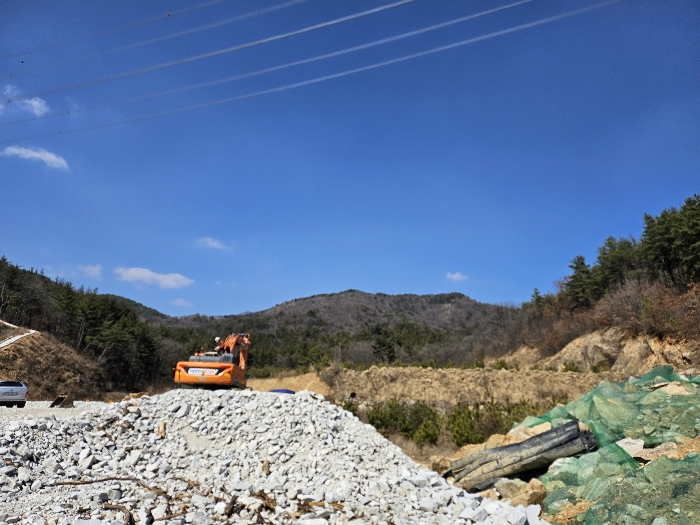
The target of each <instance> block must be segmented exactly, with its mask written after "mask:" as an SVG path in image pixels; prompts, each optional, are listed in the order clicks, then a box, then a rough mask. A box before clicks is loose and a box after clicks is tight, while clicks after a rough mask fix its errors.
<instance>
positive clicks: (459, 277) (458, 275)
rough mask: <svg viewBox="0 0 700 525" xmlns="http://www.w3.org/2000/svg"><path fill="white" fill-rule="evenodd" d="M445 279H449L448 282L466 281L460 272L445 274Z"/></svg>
mask: <svg viewBox="0 0 700 525" xmlns="http://www.w3.org/2000/svg"><path fill="white" fill-rule="evenodd" d="M445 279H449V280H450V281H466V279H467V276H466V275H464V274H463V273H460V272H454V273H452V272H447V275H446V276H445Z"/></svg>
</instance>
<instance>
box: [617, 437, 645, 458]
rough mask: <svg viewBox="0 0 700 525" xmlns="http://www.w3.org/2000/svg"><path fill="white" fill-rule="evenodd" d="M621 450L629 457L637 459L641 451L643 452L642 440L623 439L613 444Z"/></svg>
mask: <svg viewBox="0 0 700 525" xmlns="http://www.w3.org/2000/svg"><path fill="white" fill-rule="evenodd" d="M615 444H616V445H617V446H618V447H620V448H621V449H622V450H624V451H625V452H627V453H628V454H629V455H630V456H632V457H633V458H634V457H637V456H638V455H639V453H640V452H642V450H644V440H643V439H632V438H624V439H621V440H620V441H618V442H616V443H615Z"/></svg>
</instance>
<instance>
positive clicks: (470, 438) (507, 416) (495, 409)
mask: <svg viewBox="0 0 700 525" xmlns="http://www.w3.org/2000/svg"><path fill="white" fill-rule="evenodd" d="M555 404H556V403H555V401H554V400H551V402H550V403H545V404H542V405H539V404H536V403H530V402H528V401H520V402H518V403H497V402H495V401H493V400H489V401H486V402H484V403H474V404H471V405H470V404H459V405H457V406H455V407H454V408H453V409H452V411H451V412H450V413H449V414H447V415H446V414H443V413H442V412H440V411H439V410H437V409H436V408H434V407H432V406H430V405H429V404H427V403H424V402H420V401H419V402H417V403H402V402H401V401H399V400H398V399H392V400H391V401H389V402H387V403H378V404H376V405H374V406H373V407H372V408H371V409H370V411H369V412H368V413H367V415H366V419H367V422H368V423H369V424H371V425H372V426H374V427H375V428H376V429H377V430H378V431H379V432H381V433H382V434H384V435H385V436H391V435H396V434H400V435H401V436H403V437H405V438H407V439H410V440H411V441H413V442H415V443H416V444H417V445H418V446H419V447H422V446H424V445H435V444H436V443H437V442H438V439H439V438H440V435H441V434H446V435H447V436H449V439H450V440H451V441H452V442H453V443H454V444H455V445H457V446H458V447H462V446H464V445H470V444H475V443H483V442H484V441H486V439H488V437H489V436H491V435H493V434H507V433H508V432H509V431H510V429H511V428H512V427H513V425H514V424H516V423H520V422H522V421H523V420H524V419H525V418H526V417H527V416H539V415H541V414H544V413H545V412H547V411H548V410H550V409H551V408H553V407H554V406H555ZM350 408H352V407H350ZM361 417H362V418H363V419H365V417H364V415H362V414H361Z"/></svg>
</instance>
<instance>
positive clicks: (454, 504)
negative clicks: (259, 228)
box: [0, 390, 544, 525]
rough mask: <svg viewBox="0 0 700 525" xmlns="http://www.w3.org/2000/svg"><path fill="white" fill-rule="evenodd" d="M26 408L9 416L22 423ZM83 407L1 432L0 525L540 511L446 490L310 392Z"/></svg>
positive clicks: (412, 519)
mask: <svg viewBox="0 0 700 525" xmlns="http://www.w3.org/2000/svg"><path fill="white" fill-rule="evenodd" d="M27 406H28V408H30V410H29V411H28V412H23V411H21V410H13V411H12V414H13V415H14V416H15V417H16V418H17V417H22V415H23V414H26V415H24V417H27V416H29V417H32V416H31V414H32V411H31V406H32V404H31V403H29V404H28V405H27ZM80 408H81V409H82V412H80V413H78V414H75V413H74V412H75V411H73V413H71V414H66V415H62V413H61V412H60V411H58V410H57V411H55V412H54V413H52V414H49V415H44V416H39V417H34V419H22V420H21V421H7V420H4V421H2V420H0V525H2V524H3V523H8V524H9V523H18V522H21V523H28V524H36V525H44V524H48V525H54V524H56V525H63V524H68V523H71V524H72V523H76V524H84V525H88V524H95V525H97V524H106V523H109V524H114V525H117V524H119V525H121V524H123V523H124V524H128V523H130V522H131V521H130V520H132V519H133V521H134V522H136V523H140V524H144V525H146V524H155V525H160V524H163V525H184V524H185V523H192V524H195V525H198V524H202V525H210V524H214V523H224V522H227V523H250V524H253V523H274V524H300V525H325V524H327V523H347V522H350V523H353V524H355V525H361V524H363V523H379V524H382V523H383V524H394V525H402V524H409V523H411V524H413V523H420V524H460V525H469V524H471V523H486V524H494V525H498V524H503V525H525V524H526V523H529V525H539V524H540V523H544V522H543V521H540V520H539V519H538V517H537V516H538V513H539V507H538V506H533V507H529V508H527V509H525V508H523V507H516V508H512V507H510V506H508V505H506V504H504V503H501V502H493V501H491V500H488V499H487V500H482V498H481V497H480V496H478V495H471V494H467V493H466V492H464V491H463V490H461V489H458V488H455V487H453V486H452V485H449V484H448V483H447V482H445V480H443V479H442V478H441V477H439V476H438V475H437V474H436V473H435V472H432V471H430V470H427V469H424V468H422V467H421V466H420V465H418V464H416V463H415V462H414V461H413V460H411V459H410V458H408V457H407V456H406V455H404V454H403V452H402V451H401V450H400V449H399V448H398V447H396V446H395V445H393V444H392V443H390V442H389V441H387V440H386V439H384V438H383V437H382V436H381V435H380V434H378V433H377V432H376V431H375V430H374V429H373V428H372V427H370V426H369V425H365V424H363V423H362V422H360V421H359V420H358V419H357V418H356V417H355V416H353V415H352V414H350V413H348V412H346V411H344V410H343V409H342V408H340V407H338V406H336V405H333V404H331V403H328V402H325V401H324V400H323V397H322V396H320V395H317V394H312V393H309V392H302V393H299V394H296V395H287V394H275V393H267V392H250V391H242V392H241V391H230V390H219V391H202V390H173V391H170V392H168V393H166V394H162V395H158V396H152V397H147V396H144V397H141V398H138V399H132V400H129V401H123V402H121V403H116V404H113V405H106V404H104V403H85V404H81V406H80ZM5 414H6V413H3V416H4V415H5ZM3 419H5V418H3ZM3 460H4V461H3Z"/></svg>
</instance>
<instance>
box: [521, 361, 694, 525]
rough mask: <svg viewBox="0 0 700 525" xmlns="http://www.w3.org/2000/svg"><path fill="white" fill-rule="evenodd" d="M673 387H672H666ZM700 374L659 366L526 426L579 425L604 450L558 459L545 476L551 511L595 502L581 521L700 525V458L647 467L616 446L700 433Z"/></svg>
mask: <svg viewBox="0 0 700 525" xmlns="http://www.w3.org/2000/svg"><path fill="white" fill-rule="evenodd" d="M666 384H669V385H670V386H669V387H666V386H665V385H666ZM699 384H700V376H696V377H690V378H689V377H685V376H681V375H677V374H675V373H674V371H673V369H672V368H671V367H668V366H666V367H658V368H655V369H653V370H652V371H651V372H649V373H648V374H646V375H644V376H643V377H641V378H631V379H630V380H629V381H626V382H622V383H611V382H607V381H604V382H601V383H600V384H599V385H598V386H597V387H596V388H595V390H593V391H592V392H589V393H588V394H586V395H584V396H582V397H580V398H579V399H576V400H575V401H572V402H571V403H569V404H568V405H566V406H563V407H557V408H555V409H553V410H551V411H550V412H548V413H547V414H545V415H543V416H541V417H538V418H535V417H528V418H527V419H526V420H525V421H523V423H521V425H523V426H527V427H532V426H535V425H538V424H541V423H544V422H545V421H549V422H551V423H552V425H553V426H555V427H556V426H559V425H560V424H562V423H564V422H566V421H571V420H573V419H578V420H580V421H582V422H584V423H586V424H587V425H588V426H589V427H591V430H592V431H593V433H594V434H595V436H596V439H597V440H598V443H599V445H600V447H601V448H600V450H598V451H597V452H594V453H591V454H586V455H584V456H582V457H580V458H565V459H562V460H558V461H556V462H555V463H554V464H553V465H552V466H551V467H550V469H549V471H548V472H547V474H545V475H544V476H542V477H540V481H542V482H543V483H544V484H545V486H546V487H547V498H546V499H545V501H544V512H545V513H546V514H548V515H550V516H555V515H556V514H557V513H558V512H560V511H561V510H562V509H563V508H565V507H567V504H568V503H570V504H572V505H575V504H576V503H578V502H580V501H581V500H585V501H588V502H590V503H591V506H590V508H589V509H588V510H587V511H586V512H583V513H582V514H579V515H578V516H577V517H576V518H575V519H574V523H584V524H586V525H607V524H609V525H617V524H623V525H637V524H638V525H693V524H700V455H698V454H696V453H691V454H689V455H688V456H686V457H685V458H684V459H683V460H673V459H668V458H665V457H662V458H660V459H657V460H654V461H652V462H650V463H648V464H646V466H644V467H643V468H642V467H641V466H640V464H639V463H638V462H637V461H636V460H635V459H633V458H632V457H630V456H629V455H628V454H627V453H626V452H625V451H624V450H622V449H621V448H620V447H619V446H617V445H616V444H615V442H616V441H618V440H620V439H622V438H625V437H629V438H634V439H641V440H644V445H645V447H653V446H656V445H659V444H661V443H666V442H675V443H682V442H683V438H695V437H696V436H697V435H698V433H699V432H700V388H699V387H698V385H699Z"/></svg>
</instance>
